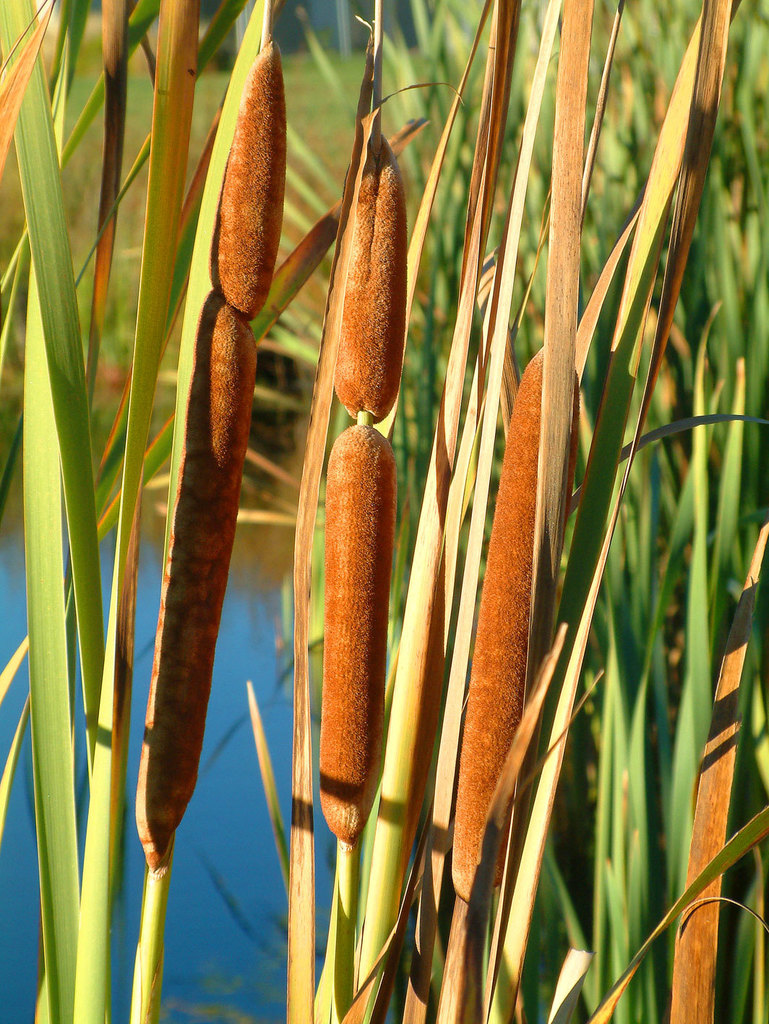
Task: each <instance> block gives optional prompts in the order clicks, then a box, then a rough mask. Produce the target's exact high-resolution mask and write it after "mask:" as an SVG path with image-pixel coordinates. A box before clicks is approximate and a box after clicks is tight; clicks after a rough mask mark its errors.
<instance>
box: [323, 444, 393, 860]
mask: <svg viewBox="0 0 769 1024" xmlns="http://www.w3.org/2000/svg"><path fill="white" fill-rule="evenodd" d="M395 499H396V481H395V459H394V457H393V453H392V448H391V447H390V444H389V442H388V441H387V439H386V438H384V437H383V436H382V435H381V434H380V433H379V431H378V430H376V429H375V428H374V427H370V426H365V425H357V426H352V427H349V428H348V429H347V430H346V431H345V432H344V433H343V434H341V435H340V436H339V437H338V438H337V440H336V442H335V444H334V447H333V449H332V451H331V456H330V458H329V463H328V478H327V483H326V593H325V619H324V649H323V706H322V714H321V724H320V803H321V807H322V808H323V814H324V816H325V818H326V821H327V823H328V827H329V828H330V829H331V831H332V832H333V833H334V835H335V836H336V837H337V839H339V840H340V841H341V842H343V843H347V844H348V845H349V846H352V845H353V844H354V843H355V841H356V840H357V838H358V836H359V835H360V833H361V832H362V830H363V827H364V825H365V824H366V820H367V819H368V815H369V811H370V810H371V805H372V803H373V800H374V795H375V793H376V787H377V782H378V776H379V767H380V761H381V753H382V727H383V718H384V687H385V669H386V661H387V620H388V607H389V596H390V573H391V568H392V554H393V543H394V538H395Z"/></svg>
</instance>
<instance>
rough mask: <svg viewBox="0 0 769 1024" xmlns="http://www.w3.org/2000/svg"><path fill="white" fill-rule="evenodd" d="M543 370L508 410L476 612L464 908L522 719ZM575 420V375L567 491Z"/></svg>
mask: <svg viewBox="0 0 769 1024" xmlns="http://www.w3.org/2000/svg"><path fill="white" fill-rule="evenodd" d="M542 367H543V353H542V352H539V353H538V354H537V355H536V356H535V357H534V358H533V359H532V360H531V362H530V363H529V365H528V366H527V367H526V371H525V373H524V374H523V377H522V378H521V384H520V387H519V389H518V395H517V397H516V400H515V405H514V407H513V414H512V417H511V420H510V429H509V431H508V441H507V447H506V449H505V457H504V461H503V464H502V474H501V476H500V480H499V490H498V493H497V503H496V508H495V511H494V525H493V527H492V531H491V539H490V541H489V550H488V556H487V559H486V576H485V579H484V581H483V591H482V594H481V605H480V609H479V612H478V629H477V633H476V638H475V650H474V653H473V665H472V671H471V674H470V686H469V691H468V699H467V713H466V716H465V727H464V734H463V738H462V754H461V758H460V767H459V782H458V788H457V806H456V818H455V823H454V853H453V878H454V888H455V889H456V892H457V894H458V895H459V896H461V897H462V899H463V900H466V901H467V900H469V899H470V890H471V888H472V884H473V879H474V878H475V871H476V868H477V866H478V863H479V862H480V857H481V846H482V843H483V831H484V826H485V822H486V815H487V813H488V809H489V806H490V805H491V799H492V796H493V794H494V789H495V787H496V784H497V781H498V779H499V775H500V772H501V771H502V766H503V764H504V761H505V758H506V756H507V752H508V750H509V749H510V744H511V743H512V741H513V736H514V735H515V731H516V729H517V728H518V725H519V723H520V721H521V715H522V713H523V701H524V692H525V685H526V658H527V655H528V646H529V611H530V603H531V574H532V562H533V555H534V516H535V511H536V499H537V467H538V462H539V436H540V422H541V402H542ZM578 417H579V385H578V381H577V379H576V375H575V389H574V413H573V420H572V434H571V451H570V458H569V490H571V485H572V482H573V479H574V465H575V457H576V450H577V449H576V442H577V420H578ZM503 867H504V846H503V848H502V850H501V851H500V857H499V861H498V863H497V873H496V880H495V884H499V882H500V881H501V878H502V870H503Z"/></svg>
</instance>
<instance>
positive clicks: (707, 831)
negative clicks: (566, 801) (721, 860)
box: [670, 521, 769, 1024]
mask: <svg viewBox="0 0 769 1024" xmlns="http://www.w3.org/2000/svg"><path fill="white" fill-rule="evenodd" d="M767 539H769V521H767V522H766V523H765V524H764V527H763V529H762V530H761V532H760V534H759V538H758V543H757V544H756V548H755V550H754V552H753V558H752V560H751V564H750V569H749V571H748V577H747V579H746V581H745V585H744V587H743V590H742V595H741V597H740V601H739V604H738V605H737V611H736V612H735V615H734V621H733V623H732V628H731V631H730V633H729V638H728V640H727V643H726V654H725V655H724V659H723V661H722V663H721V671H720V674H719V678H718V683H717V685H716V694H715V705H714V709H713V718H712V720H711V724H710V735H709V736H708V742H707V744H706V746H705V753H704V756H703V759H702V765H701V769H700V777H699V786H698V790H697V804H696V808H695V813H694V826H693V829H692V841H691V847H690V851H689V865H688V869H687V876H686V881H687V885H689V884H691V882H692V881H693V879H694V878H695V877H696V876H697V875H698V874H699V872H700V871H701V870H702V869H703V867H704V866H705V865H706V864H707V862H708V861H709V860H710V859H711V858H712V857H714V856H715V855H716V853H717V852H718V850H719V849H720V847H721V845H722V844H723V841H724V838H725V836H726V824H727V815H728V812H729V803H730V798H731V792H732V779H733V775H734V762H735V757H736V753H737V750H736V748H737V733H738V730H739V718H738V715H739V701H738V697H739V688H740V682H741V678H742V669H743V665H744V662H745V654H746V651H747V644H748V640H749V638H750V630H751V626H752V622H753V608H754V604H755V598H756V590H757V588H758V577H759V572H760V569H761V563H762V561H763V557H764V551H765V549H766V542H767ZM720 893H721V884H720V879H718V880H717V881H715V882H713V884H712V885H711V886H708V888H707V889H705V890H704V891H703V898H705V899H707V898H709V897H718V896H719V895H720ZM719 909H720V908H719V904H718V902H712V903H707V904H706V905H704V906H702V907H700V908H698V909H697V910H696V911H693V912H692V913H691V915H689V916H688V917H687V918H686V920H685V921H684V922H682V924H681V927H680V930H679V933H678V938H677V942H676V954H675V960H674V964H673V992H672V1002H671V1009H670V1021H671V1024H683V1022H684V1021H688V1020H692V1019H695V1020H709V1019H711V1018H713V1015H714V1012H715V987H716V953H717V949H718V918H719Z"/></svg>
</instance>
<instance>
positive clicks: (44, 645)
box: [23, 273, 79, 1024]
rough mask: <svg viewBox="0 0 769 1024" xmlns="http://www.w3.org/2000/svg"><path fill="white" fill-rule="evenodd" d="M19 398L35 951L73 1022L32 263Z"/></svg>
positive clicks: (68, 872)
mask: <svg viewBox="0 0 769 1024" xmlns="http://www.w3.org/2000/svg"><path fill="white" fill-rule="evenodd" d="M24 407H25V408H24V413H25V430H24V456H23V463H24V555H25V563H26V576H27V628H28V630H29V689H30V715H31V721H32V766H33V772H34V781H35V823H36V830H37V849H38V863H39V870H40V909H41V917H42V925H43V955H44V959H45V974H46V989H47V993H48V1005H49V1011H50V1019H51V1020H52V1021H61V1022H62V1024H72V1021H73V1010H72V1007H73V996H74V991H75V953H76V950H77V931H78V884H79V877H78V856H77V836H76V829H75V790H74V757H73V752H72V741H71V715H72V709H71V707H70V695H69V681H68V667H67V638H66V625H65V609H64V552H63V547H62V536H61V481H60V475H59V450H58V446H57V444H56V427H55V423H54V416H53V408H52V401H51V387H50V384H49V379H48V366H47V360H46V354H45V343H44V339H43V327H42V322H41V314H40V308H39V297H38V292H37V287H36V283H35V275H34V273H33V274H32V275H31V279H30V294H29V305H28V313H27V345H26V366H25V373H24Z"/></svg>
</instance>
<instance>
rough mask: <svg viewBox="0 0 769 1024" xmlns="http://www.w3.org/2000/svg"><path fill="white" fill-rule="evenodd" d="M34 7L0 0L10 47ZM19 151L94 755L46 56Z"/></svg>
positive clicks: (81, 378)
mask: <svg viewBox="0 0 769 1024" xmlns="http://www.w3.org/2000/svg"><path fill="white" fill-rule="evenodd" d="M33 13H34V10H33V6H32V3H31V2H30V0H12V2H9V3H3V4H0V36H1V37H2V43H3V46H4V48H5V49H6V50H7V49H8V48H9V47H10V46H11V45H12V44H13V42H14V40H15V39H16V37H17V36H19V35H21V33H22V32H23V31H24V29H25V28H26V25H27V24H28V23H29V21H30V20H31V19H32V16H33ZM16 152H17V156H18V161H19V171H20V176H21V185H22V193H23V196H24V208H25V212H26V216H27V223H28V225H29V239H30V248H31V252H32V262H33V265H34V268H35V272H36V275H37V288H38V292H39V295H40V312H41V317H42V323H43V332H44V336H45V345H46V356H47V359H48V370H49V377H50V382H51V394H52V398H53V407H54V415H55V421H56V435H57V438H58V444H59V452H60V457H61V469H62V478H63V484H64V500H65V506H66V512H67V531H68V535H69V543H70V551H71V561H72V579H73V583H74V591H75V605H76V609H77V623H78V639H79V641H80V664H81V669H82V676H83V697H84V702H85V711H86V722H87V726H88V737H89V755H90V756H92V755H93V750H94V745H95V742H96V714H97V707H98V700H99V687H100V684H101V672H102V665H103V661H104V636H103V617H102V603H101V576H100V571H99V548H98V543H97V538H96V509H95V504H94V481H93V469H92V463H91V429H90V421H89V412H88V400H87V395H86V387H85V370H84V366H83V355H82V347H81V342H80V324H79V320H78V309H77V298H76V295H75V282H74V276H73V271H72V255H71V252H70V248H69V237H68V234H67V225H66V222H65V218H64V201H63V194H62V186H61V178H60V175H59V157H58V153H57V149H56V141H55V138H54V132H53V122H52V120H51V107H50V103H49V98H48V92H47V88H46V84H45V80H44V77H43V70H42V66H41V64H40V62H39V61H38V62H37V64H36V65H35V68H34V71H33V72H32V75H31V76H30V79H29V83H28V85H27V90H26V93H25V97H24V102H23V103H22V107H21V111H20V113H19V120H18V124H17V127H16ZM33 721H34V718H33Z"/></svg>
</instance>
